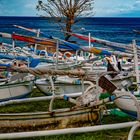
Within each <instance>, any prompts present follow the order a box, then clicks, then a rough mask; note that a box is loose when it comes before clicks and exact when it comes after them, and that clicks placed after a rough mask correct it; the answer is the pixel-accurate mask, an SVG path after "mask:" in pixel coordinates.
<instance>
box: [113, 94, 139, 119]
mask: <svg viewBox="0 0 140 140" xmlns="http://www.w3.org/2000/svg"><path fill="white" fill-rule="evenodd" d="M114 103H115V104H116V105H117V107H118V108H120V109H121V110H122V111H124V112H125V113H127V114H129V115H130V116H132V117H135V118H136V117H137V108H136V104H135V102H134V101H133V100H132V99H131V98H130V97H128V96H123V97H121V98H118V99H116V100H115V101H114ZM138 103H139V104H140V98H138Z"/></svg>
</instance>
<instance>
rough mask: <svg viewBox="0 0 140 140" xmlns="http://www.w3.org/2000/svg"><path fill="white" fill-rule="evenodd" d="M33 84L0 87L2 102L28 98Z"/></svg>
mask: <svg viewBox="0 0 140 140" xmlns="http://www.w3.org/2000/svg"><path fill="white" fill-rule="evenodd" d="M32 86H33V82H32V81H27V82H21V83H13V84H6V85H1V86H0V102H2V101H8V100H12V99H18V98H23V97H26V96H27V95H28V94H29V93H30V92H31V91H32Z"/></svg>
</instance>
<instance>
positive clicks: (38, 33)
mask: <svg viewBox="0 0 140 140" xmlns="http://www.w3.org/2000/svg"><path fill="white" fill-rule="evenodd" d="M39 35H40V29H38V30H37V37H39ZM36 50H37V44H35V49H34V53H35V52H36Z"/></svg>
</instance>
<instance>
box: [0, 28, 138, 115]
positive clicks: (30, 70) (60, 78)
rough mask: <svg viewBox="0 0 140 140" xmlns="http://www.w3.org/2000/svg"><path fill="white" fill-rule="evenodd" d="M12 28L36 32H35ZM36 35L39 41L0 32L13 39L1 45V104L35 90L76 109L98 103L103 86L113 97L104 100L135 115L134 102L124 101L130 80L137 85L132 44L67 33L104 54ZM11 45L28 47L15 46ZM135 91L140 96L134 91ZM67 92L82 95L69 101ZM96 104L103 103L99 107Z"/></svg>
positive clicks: (4, 36)
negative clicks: (19, 43)
mask: <svg viewBox="0 0 140 140" xmlns="http://www.w3.org/2000/svg"><path fill="white" fill-rule="evenodd" d="M16 27H18V28H21V29H24V30H28V31H30V32H34V33H38V30H35V29H31V28H30V29H29V28H25V27H22V26H16ZM39 33H40V35H42V36H44V37H33V36H32V37H31V36H27V35H21V34H17V33H12V34H8V33H0V36H1V37H3V38H9V39H12V45H11V44H7V43H5V42H2V43H1V46H0V70H1V72H0V77H1V78H0V85H1V86H0V101H1V102H3V101H7V100H13V99H17V98H23V97H25V96H27V95H29V94H30V93H31V92H32V89H33V87H34V86H36V87H37V88H38V89H39V90H40V91H41V92H43V93H44V95H47V96H50V95H53V96H56V95H60V96H62V95H66V96H65V99H67V100H69V101H70V102H73V103H74V104H76V106H79V104H80V106H87V105H89V104H90V106H91V105H93V106H94V105H96V103H97V102H94V101H95V100H96V101H99V100H100V98H99V97H100V94H99V93H100V92H101V88H100V87H102V88H103V89H104V90H106V91H107V92H109V93H110V97H112V98H110V100H108V101H114V102H115V103H116V104H117V106H118V107H119V108H120V109H122V110H123V111H124V112H126V113H128V114H130V115H133V116H134V117H136V116H137V108H136V106H135V105H134V104H132V102H133V100H132V99H131V98H129V97H127V98H126V96H128V95H130V97H131V95H133V94H132V93H130V88H129V87H130V86H131V85H132V84H133V82H134V80H135V79H136V80H135V83H136V85H137V84H138V83H139V82H140V80H139V78H140V77H139V70H138V59H139V56H140V49H139V47H138V46H137V45H136V44H135V41H133V42H132V44H129V45H127V44H123V43H116V42H111V41H107V40H102V39H98V38H95V37H88V36H85V35H81V34H77V33H70V34H71V35H72V36H74V37H77V38H79V39H83V40H85V41H88V42H89V44H91V43H95V44H97V43H99V44H102V45H105V46H106V49H105V48H100V47H93V46H91V45H89V46H82V45H77V44H74V43H70V42H67V41H64V40H62V39H60V38H56V37H53V36H49V35H47V34H45V33H43V32H39ZM15 40H18V41H22V42H26V43H28V44H27V45H26V46H18V47H17V45H16V44H15ZM107 47H108V48H107ZM108 50H109V51H108ZM91 82H92V83H91ZM106 82H107V83H106ZM93 83H94V84H93ZM103 83H105V84H103ZM108 83H109V84H110V85H111V87H110V86H108ZM99 86H100V87H99ZM112 88H113V89H112ZM95 89H96V90H95ZM97 89H98V90H97ZM137 89H138V91H139V88H137ZM97 91H98V92H99V93H97ZM93 92H96V94H95V93H93ZM70 93H73V94H75V95H78V96H79V95H81V96H80V97H78V99H77V100H76V101H75V100H74V99H73V100H72V99H71V98H68V97H69V95H70ZM88 93H89V94H88ZM122 93H123V94H122ZM125 93H126V94H125ZM92 94H93V95H94V96H93V95H92ZM122 96H123V97H122ZM118 97H121V98H118ZM116 98H117V99H116ZM101 101H102V100H101ZM81 104H82V105H81ZM100 104H102V102H99V103H98V105H100Z"/></svg>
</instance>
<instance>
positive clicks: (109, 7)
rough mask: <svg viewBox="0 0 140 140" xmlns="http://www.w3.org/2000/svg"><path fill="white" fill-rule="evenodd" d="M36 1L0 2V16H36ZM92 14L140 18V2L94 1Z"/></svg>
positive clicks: (6, 0)
mask: <svg viewBox="0 0 140 140" xmlns="http://www.w3.org/2000/svg"><path fill="white" fill-rule="evenodd" d="M37 1H38V0H0V16H37V15H39V12H38V11H37V10H36V4H37ZM44 1H45V0H44ZM93 12H94V13H95V15H94V16H95V17H140V0H94V9H93Z"/></svg>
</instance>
